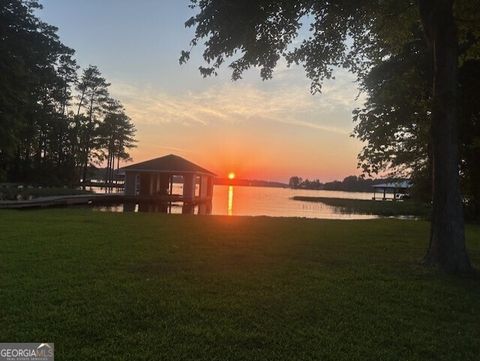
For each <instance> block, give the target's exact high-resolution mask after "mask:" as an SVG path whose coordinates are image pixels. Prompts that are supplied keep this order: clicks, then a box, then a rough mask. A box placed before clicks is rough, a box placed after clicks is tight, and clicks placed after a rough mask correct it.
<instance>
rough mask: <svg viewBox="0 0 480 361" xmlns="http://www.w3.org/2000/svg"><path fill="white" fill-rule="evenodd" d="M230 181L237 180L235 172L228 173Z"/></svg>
mask: <svg viewBox="0 0 480 361" xmlns="http://www.w3.org/2000/svg"><path fill="white" fill-rule="evenodd" d="M228 179H230V180H232V179H235V173H233V172H230V173H228Z"/></svg>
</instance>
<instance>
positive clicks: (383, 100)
mask: <svg viewBox="0 0 480 361" xmlns="http://www.w3.org/2000/svg"><path fill="white" fill-rule="evenodd" d="M191 7H192V8H193V9H195V10H196V11H197V14H196V15H195V16H193V17H192V18H190V19H189V20H188V21H187V22H186V24H185V25H186V26H187V27H194V28H195V36H194V39H193V40H192V42H191V46H192V47H194V46H197V45H201V46H203V47H204V51H203V59H204V61H205V65H203V66H201V67H200V72H201V73H202V74H203V75H204V76H208V75H212V74H216V73H217V71H218V69H219V68H220V67H221V66H222V64H224V63H225V62H227V63H228V66H229V67H230V69H231V71H232V78H233V79H234V80H237V79H240V78H241V75H242V73H243V72H244V71H245V70H247V69H249V68H250V67H258V68H260V75H261V77H262V78H263V79H269V78H271V77H272V75H273V70H274V68H275V67H276V65H277V64H278V62H279V60H280V59H281V58H282V57H283V58H284V59H285V60H286V61H287V63H288V64H293V63H295V64H302V65H303V67H304V68H305V71H306V75H307V77H308V78H309V79H310V80H311V82H312V83H311V84H312V87H311V88H312V92H316V91H319V90H321V85H322V81H323V80H324V79H328V78H331V77H332V76H333V75H334V70H335V69H336V68H338V67H343V68H346V69H349V70H350V71H352V72H353V73H355V74H357V76H358V79H359V81H360V84H361V87H362V88H363V90H365V91H366V92H367V93H368V94H369V100H368V101H367V104H366V106H365V108H364V109H361V110H358V111H357V112H356V113H355V117H356V119H357V120H360V122H359V123H358V124H357V128H356V134H357V135H359V136H360V137H361V138H363V139H364V140H366V141H368V142H369V143H368V144H367V147H366V148H365V149H364V151H363V152H362V154H360V161H361V162H362V164H363V165H366V166H367V168H366V170H367V171H368V170H373V171H374V172H375V171H378V170H380V169H381V168H382V162H386V163H389V164H390V165H394V166H396V167H402V166H403V167H405V168H407V167H408V163H409V162H410V163H411V162H413V161H414V160H413V158H415V157H416V160H418V161H421V162H424V163H425V159H426V157H425V154H426V153H428V154H430V155H431V157H430V159H431V169H432V172H431V174H432V177H433V178H432V181H433V182H432V189H433V191H432V199H433V203H434V204H433V212H432V234H431V240H430V246H429V251H428V253H427V257H426V258H425V260H426V263H428V264H434V265H439V266H440V267H442V268H443V269H444V270H446V271H448V272H452V273H453V272H469V271H470V269H471V266H470V262H469V259H468V256H467V253H466V250H465V235H464V225H463V211H462V197H461V194H460V188H459V158H460V157H459V137H458V120H457V116H458V112H457V108H458V104H457V96H458V91H457V90H458V85H459V84H458V78H457V74H458V71H457V70H458V63H459V62H464V61H467V60H472V59H478V57H479V55H480V51H479V49H480V44H479V42H478V39H479V37H480V21H479V20H480V7H479V6H478V1H475V0H463V1H456V2H455V1H454V0H417V1H409V0H403V1H397V0H385V1H378V0H377V1H375V0H359V1H349V0H339V1H325V0H321V1H319V0H299V1H293V0H261V1H254V0H248V1H235V0H191ZM202 43H203V44H202ZM460 46H462V48H460ZM189 57H190V52H189V51H184V52H182V55H181V58H180V62H184V61H187V60H188V59H189ZM409 61H414V62H416V61H418V62H419V64H418V65H419V66H415V67H413V68H415V70H414V71H413V72H409V71H408V69H409V67H410V68H411V69H412V64H409V63H408V62H409ZM405 62H406V63H405ZM390 78H394V79H395V81H393V82H392V81H389V80H390ZM385 79H387V81H385ZM397 86H398V87H399V90H400V93H401V94H403V95H405V96H404V97H403V98H402V97H401V96H400V95H398V94H396V90H395V87H397ZM408 91H410V93H411V94H415V95H416V98H414V97H411V96H408ZM410 107H411V108H412V109H415V110H416V111H415V112H412V111H411V110H412V109H409V108H410ZM412 120H413V122H412ZM385 121H386V123H385V124H381V123H382V122H385ZM427 138H428V139H430V140H431V141H428V140H427V141H426V139H427ZM406 147H411V148H412V149H411V151H409V150H408V149H406ZM426 147H427V148H426ZM428 162H429V160H427V161H426V164H428ZM423 168H428V165H424V167H423Z"/></svg>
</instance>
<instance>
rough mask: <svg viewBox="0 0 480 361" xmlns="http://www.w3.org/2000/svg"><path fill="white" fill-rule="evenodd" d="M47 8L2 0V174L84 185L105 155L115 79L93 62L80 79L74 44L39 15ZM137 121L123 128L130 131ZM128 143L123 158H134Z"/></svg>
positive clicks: (15, 178)
mask: <svg viewBox="0 0 480 361" xmlns="http://www.w3.org/2000/svg"><path fill="white" fill-rule="evenodd" d="M39 8H41V6H40V4H39V3H38V2H37V1H30V0H29V1H27V0H24V1H22V0H0V181H9V182H28V183H37V184H47V185H52V184H59V185H64V184H70V185H76V184H78V183H79V181H80V176H81V175H83V179H85V178H86V170H87V168H89V167H91V166H92V165H93V164H94V163H99V162H101V161H102V158H101V154H102V152H103V150H104V149H102V147H104V146H105V144H106V143H105V139H102V137H105V134H104V133H103V134H102V133H101V132H99V131H98V127H99V125H100V124H101V123H102V122H103V121H104V119H105V117H106V116H107V115H108V114H109V111H108V110H106V109H105V108H104V105H105V104H106V102H107V100H108V99H109V95H108V85H109V84H108V83H107V82H106V80H105V79H104V78H103V77H102V75H101V73H100V71H99V70H98V69H97V68H96V67H93V66H91V67H89V68H88V69H86V70H85V71H84V73H83V75H82V77H80V79H78V74H77V71H78V69H79V67H78V66H77V64H76V61H75V59H74V51H73V50H72V49H70V48H69V47H67V46H65V45H64V44H63V43H62V42H61V41H60V39H59V37H58V35H57V33H56V32H57V29H56V28H55V27H53V26H50V25H48V24H46V23H44V22H42V21H41V20H40V19H38V18H37V17H36V15H35V12H36V10H38V9H39ZM77 95H78V97H79V99H78V102H76V100H77ZM80 98H81V99H80ZM124 120H125V122H127V123H129V122H130V120H129V118H128V117H127V118H125V119H124ZM122 124H123V123H122ZM123 125H125V124H123ZM130 125H131V123H129V126H128V127H119V130H123V131H124V132H125V134H124V136H126V137H127V136H128V137H130V136H132V135H133V133H132V131H134V128H133V126H130ZM122 144H123V146H122V148H121V149H120V148H118V147H116V148H115V149H116V150H115V155H114V157H115V158H116V159H117V160H118V158H121V159H128V158H129V156H128V153H127V151H126V150H127V149H128V147H130V146H131V145H132V143H131V142H124V143H122ZM112 157H113V155H112ZM81 168H82V169H81ZM82 170H83V172H82Z"/></svg>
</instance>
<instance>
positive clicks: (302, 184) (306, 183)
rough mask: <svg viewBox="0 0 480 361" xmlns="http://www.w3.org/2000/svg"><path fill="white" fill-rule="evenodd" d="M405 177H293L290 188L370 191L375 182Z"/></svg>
mask: <svg viewBox="0 0 480 361" xmlns="http://www.w3.org/2000/svg"><path fill="white" fill-rule="evenodd" d="M403 180H405V179H398V178H386V179H365V178H362V177H357V176H354V175H352V176H349V177H346V178H344V179H343V181H333V182H327V183H322V182H320V180H318V179H315V180H308V179H302V178H301V177H297V176H294V177H291V178H290V181H289V183H288V185H289V187H290V188H294V189H319V190H321V189H323V190H327V191H345V192H370V191H372V186H373V185H375V184H381V183H389V182H399V181H403Z"/></svg>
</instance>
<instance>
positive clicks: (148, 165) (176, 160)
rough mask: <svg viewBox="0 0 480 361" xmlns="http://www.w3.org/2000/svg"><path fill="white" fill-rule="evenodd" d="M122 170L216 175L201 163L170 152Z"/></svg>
mask: <svg viewBox="0 0 480 361" xmlns="http://www.w3.org/2000/svg"><path fill="white" fill-rule="evenodd" d="M121 170H123V171H126V172H130V171H135V172H157V173H178V174H182V173H201V174H207V175H211V176H215V173H212V172H210V171H209V170H207V169H205V168H202V167H200V166H199V165H197V164H195V163H192V162H190V161H189V160H186V159H185V158H182V157H179V156H178V155H175V154H169V155H166V156H163V157H159V158H155V159H150V160H147V161H145V162H140V163H136V164H132V165H129V166H126V167H123V168H121Z"/></svg>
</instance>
